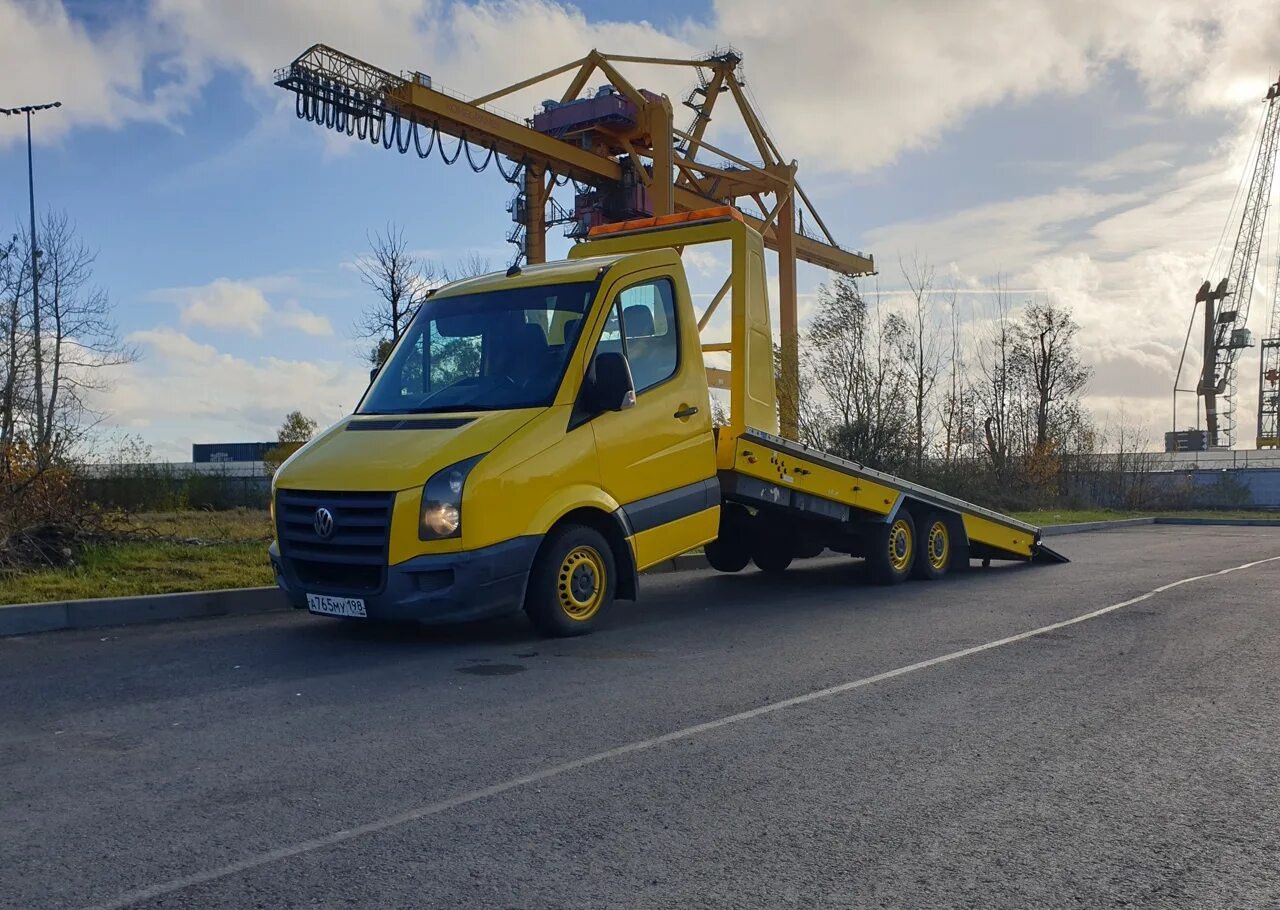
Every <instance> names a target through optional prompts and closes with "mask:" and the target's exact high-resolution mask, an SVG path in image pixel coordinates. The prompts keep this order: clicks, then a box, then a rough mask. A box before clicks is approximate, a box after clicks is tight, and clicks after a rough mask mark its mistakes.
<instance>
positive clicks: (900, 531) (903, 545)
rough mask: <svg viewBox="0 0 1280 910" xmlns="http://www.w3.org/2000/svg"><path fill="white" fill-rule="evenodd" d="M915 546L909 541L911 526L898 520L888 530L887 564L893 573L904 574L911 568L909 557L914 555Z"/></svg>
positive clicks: (902, 520) (900, 519)
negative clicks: (891, 567)
mask: <svg viewBox="0 0 1280 910" xmlns="http://www.w3.org/2000/svg"><path fill="white" fill-rule="evenodd" d="M914 551H915V544H914V541H912V540H911V525H909V524H907V522H906V521H905V520H904V519H902V518H899V519H898V520H897V521H895V522H894V523H893V524H892V526H890V528H889V564H890V565H891V566H893V570H894V571H895V572H905V571H907V569H909V568H911V557H912V556H914V555H915V552H914Z"/></svg>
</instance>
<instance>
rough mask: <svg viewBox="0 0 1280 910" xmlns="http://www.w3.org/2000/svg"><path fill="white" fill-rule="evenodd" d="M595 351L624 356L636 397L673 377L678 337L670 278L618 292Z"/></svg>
mask: <svg viewBox="0 0 1280 910" xmlns="http://www.w3.org/2000/svg"><path fill="white" fill-rule="evenodd" d="M596 351H597V353H598V352H601V351H618V352H621V353H622V354H625V355H626V357H627V361H628V362H629V363H630V365H631V377H632V379H633V380H634V381H635V385H636V394H637V395H638V394H640V393H642V392H644V391H645V390H646V389H651V388H653V387H654V386H656V385H658V384H659V383H661V382H664V381H666V380H667V379H670V378H671V377H672V376H674V375H675V372H676V369H677V367H678V366H679V363H680V336H679V333H678V332H677V330H676V312H675V292H674V288H673V286H672V284H671V281H670V279H668V278H657V279H654V280H651V281H645V282H642V283H640V284H635V285H632V286H631V287H629V288H626V289H625V290H623V291H622V292H620V293H619V294H618V296H617V297H615V298H614V301H613V306H612V307H611V308H610V310H609V317H608V319H607V321H606V322H605V326H604V329H603V331H602V332H601V333H600V342H599V344H598V345H597V346H596Z"/></svg>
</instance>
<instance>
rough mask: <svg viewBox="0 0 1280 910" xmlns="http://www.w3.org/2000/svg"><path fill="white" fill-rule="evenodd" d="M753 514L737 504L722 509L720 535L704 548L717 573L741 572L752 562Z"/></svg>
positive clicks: (710, 563)
mask: <svg viewBox="0 0 1280 910" xmlns="http://www.w3.org/2000/svg"><path fill="white" fill-rule="evenodd" d="M751 522H752V518H751V513H750V512H748V511H747V510H746V509H745V508H744V507H743V506H740V505H738V504H737V503H729V504H727V505H724V506H721V508H720V534H719V536H718V537H716V539H715V540H713V541H711V542H710V543H709V544H707V545H706V546H704V547H703V548H702V552H703V553H704V554H705V555H706V557H707V564H708V565H710V566H711V568H713V569H715V570H716V571H717V572H741V571H742V570H743V569H745V568H746V567H747V563H749V562H750V561H751V541H752V536H753V535H752V533H751V531H752V527H751Z"/></svg>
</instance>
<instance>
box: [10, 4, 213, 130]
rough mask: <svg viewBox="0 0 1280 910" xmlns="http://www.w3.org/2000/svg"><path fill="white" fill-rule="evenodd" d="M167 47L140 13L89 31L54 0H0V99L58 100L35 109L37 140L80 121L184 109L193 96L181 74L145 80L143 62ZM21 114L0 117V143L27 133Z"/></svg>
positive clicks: (164, 115)
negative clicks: (0, 65)
mask: <svg viewBox="0 0 1280 910" xmlns="http://www.w3.org/2000/svg"><path fill="white" fill-rule="evenodd" d="M171 50H172V48H171V47H170V48H168V49H166V48H165V47H164V41H163V36H162V35H160V34H159V33H157V32H156V31H155V30H154V29H153V28H152V27H151V26H150V25H149V24H148V23H147V22H145V21H143V20H141V19H133V18H124V19H122V21H120V22H119V23H118V24H115V25H112V26H110V27H108V28H106V29H105V30H97V31H94V32H93V33H92V34H91V33H90V32H89V30H88V29H87V28H86V27H85V26H84V25H83V24H82V23H80V22H78V21H76V20H75V19H73V18H72V17H70V16H68V15H67V11H66V9H65V7H64V6H63V4H62V3H61V2H57V0H30V2H17V0H0V60H3V61H4V71H5V79H4V87H5V97H6V102H5V103H6V104H43V103H48V102H52V101H61V102H62V103H63V107H62V108H61V109H60V110H56V111H49V112H45V113H41V114H37V115H36V116H37V117H38V118H39V125H38V128H37V129H36V135H37V136H38V137H39V140H40V141H50V140H56V139H59V138H60V137H62V136H64V135H66V134H67V133H68V132H69V131H70V130H71V129H72V128H73V127H75V126H77V125H89V126H105V127H111V128H115V127H119V126H122V125H123V124H125V123H129V122H136V121H165V120H167V119H169V118H170V117H172V116H173V115H175V114H177V113H180V112H182V111H185V110H186V109H187V105H188V104H189V102H190V101H191V100H192V99H193V98H194V91H193V88H194V87H193V86H192V85H190V84H189V83H188V82H187V81H186V80H185V79H182V78H174V77H173V76H169V77H167V78H165V80H164V81H163V83H162V85H161V86H160V87H159V88H157V89H152V90H148V89H147V87H146V86H145V85H144V79H143V72H144V67H146V66H147V65H148V64H150V63H157V62H159V61H161V60H163V59H165V58H166V57H167V55H168V53H170V52H171ZM20 119H21V118H17V117H5V118H3V119H0V144H3V143H4V142H5V141H6V140H8V141H17V140H18V139H19V138H20V137H21V136H23V135H25V125H24V124H23V123H22V122H20Z"/></svg>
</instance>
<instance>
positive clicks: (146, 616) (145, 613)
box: [0, 553, 707, 638]
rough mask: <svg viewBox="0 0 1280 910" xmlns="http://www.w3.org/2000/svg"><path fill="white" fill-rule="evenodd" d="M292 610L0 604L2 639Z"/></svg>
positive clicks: (222, 602)
mask: <svg viewBox="0 0 1280 910" xmlns="http://www.w3.org/2000/svg"><path fill="white" fill-rule="evenodd" d="M705 568H707V558H706V557H705V556H703V555H701V554H700V553H693V554H686V555H684V556H677V557H676V558H675V559H669V560H667V561H666V562H662V563H659V564H658V565H656V566H653V567H652V568H650V569H648V570H646V571H645V573H644V574H646V575H666V574H669V573H671V572H687V571H689V570H691V569H705ZM289 609H292V607H290V605H289V602H288V601H287V600H285V597H284V594H282V593H281V592H280V589H279V588H275V587H270V588H229V589H227V590H223V591H191V592H187V593H183V594H148V595H144V596H141V597H103V598H99V599H95V600H68V601H59V602H54V603H39V604H11V605H8V606H4V605H0V638H3V637H6V636H12V635H31V634H34V633H36V632H57V631H61V630H67V629H95V628H99V627H103V626H136V625H141V624H143V623H149V622H164V621H167V620H175V619H198V618H200V617H203V616H241V615H247V614H252V613H274V612H278V611H283V610H289Z"/></svg>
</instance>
